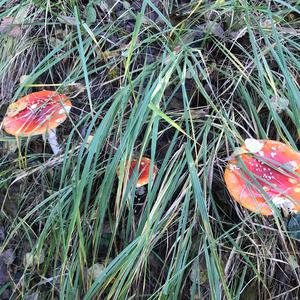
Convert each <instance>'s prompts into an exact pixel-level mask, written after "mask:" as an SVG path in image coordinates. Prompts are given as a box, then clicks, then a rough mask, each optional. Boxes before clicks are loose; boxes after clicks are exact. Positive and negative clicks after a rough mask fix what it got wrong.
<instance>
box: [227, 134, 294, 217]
mask: <svg viewBox="0 0 300 300" xmlns="http://www.w3.org/2000/svg"><path fill="white" fill-rule="evenodd" d="M239 157H240V159H241V160H242V162H243V164H244V165H245V167H246V169H245V168H243V166H241V164H239V163H238V160H237V159H236V158H235V157H234V158H233V159H231V160H230V161H229V163H228V165H227V167H226V170H225V174H224V179H225V183H226V186H227V189H228V191H229V193H230V194H231V196H232V197H233V198H234V199H235V200H236V201H237V202H238V203H240V204H241V205H242V206H244V207H245V208H247V209H249V210H251V211H253V212H256V213H261V214H263V215H272V214H273V211H272V209H271V207H270V205H269V204H268V201H272V202H273V204H274V205H275V206H278V207H284V208H288V209H289V210H291V211H300V153H299V152H297V151H294V150H293V149H292V148H291V147H290V146H288V145H286V144H284V143H281V142H277V141H272V140H255V139H247V140H246V141H245V144H244V145H243V146H242V147H241V151H240V155H239ZM252 176H253V177H254V178H255V181H256V182H255V181H254V180H253V179H252V178H251V177H252ZM257 183H258V185H259V187H260V188H261V189H263V190H264V193H265V194H266V195H267V196H268V197H264V195H263V194H264V193H263V192H262V190H260V188H259V187H258V186H257ZM265 198H267V199H269V200H267V201H266V199H265Z"/></svg>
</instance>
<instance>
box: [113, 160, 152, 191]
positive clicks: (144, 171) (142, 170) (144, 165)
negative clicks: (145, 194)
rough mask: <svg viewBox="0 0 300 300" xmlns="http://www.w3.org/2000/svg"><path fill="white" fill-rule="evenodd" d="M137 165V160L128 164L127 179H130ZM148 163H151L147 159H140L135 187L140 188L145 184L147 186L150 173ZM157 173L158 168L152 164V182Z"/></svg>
mask: <svg viewBox="0 0 300 300" xmlns="http://www.w3.org/2000/svg"><path fill="white" fill-rule="evenodd" d="M137 163H138V159H133V160H132V161H131V162H130V167H129V177H131V175H132V173H133V171H134V168H135V166H136V164H137ZM150 163H151V160H150V159H149V158H147V157H142V159H141V162H140V165H139V170H138V180H137V183H136V187H140V186H143V185H145V184H148V182H149V172H150ZM157 172H158V168H157V166H156V164H154V166H153V172H152V178H153V180H154V178H155V176H156V174H157ZM117 175H118V176H119V169H118V170H117Z"/></svg>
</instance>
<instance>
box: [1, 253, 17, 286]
mask: <svg viewBox="0 0 300 300" xmlns="http://www.w3.org/2000/svg"><path fill="white" fill-rule="evenodd" d="M14 260H15V255H14V251H13V249H8V250H6V251H4V252H3V253H2V254H0V286H1V285H3V284H5V283H7V282H9V280H10V276H9V273H8V266H9V265H11V264H12V263H13V261H14Z"/></svg>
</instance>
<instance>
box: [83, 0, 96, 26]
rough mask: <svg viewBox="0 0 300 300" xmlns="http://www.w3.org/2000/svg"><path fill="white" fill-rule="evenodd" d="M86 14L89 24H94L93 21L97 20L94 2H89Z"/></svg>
mask: <svg viewBox="0 0 300 300" xmlns="http://www.w3.org/2000/svg"><path fill="white" fill-rule="evenodd" d="M85 14H86V22H87V24H92V23H95V22H96V19H97V13H96V10H95V8H94V6H93V4H91V3H89V4H88V5H87V6H86V9H85Z"/></svg>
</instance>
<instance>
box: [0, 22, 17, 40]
mask: <svg viewBox="0 0 300 300" xmlns="http://www.w3.org/2000/svg"><path fill="white" fill-rule="evenodd" d="M14 20H15V18H14V17H4V18H3V20H2V21H1V23H0V33H7V35H9V36H11V37H14V38H17V37H21V36H22V30H21V27H20V26H19V25H17V24H14Z"/></svg>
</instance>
